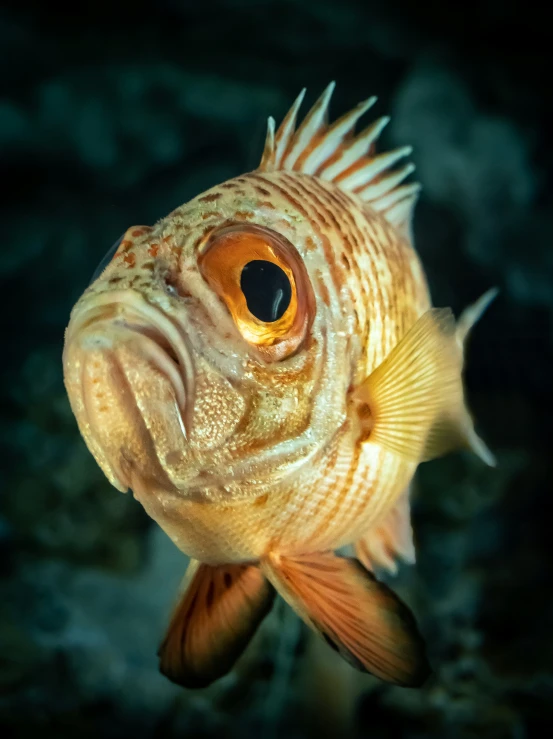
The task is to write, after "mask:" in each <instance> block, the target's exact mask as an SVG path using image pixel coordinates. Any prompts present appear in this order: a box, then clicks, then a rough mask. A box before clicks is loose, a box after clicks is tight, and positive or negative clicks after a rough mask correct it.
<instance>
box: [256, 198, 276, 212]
mask: <svg viewBox="0 0 553 739" xmlns="http://www.w3.org/2000/svg"><path fill="white" fill-rule="evenodd" d="M259 205H260V207H262V208H268V209H269V210H275V206H274V205H273V204H272V203H271V201H270V200H263V201H262V202H261V203H259Z"/></svg>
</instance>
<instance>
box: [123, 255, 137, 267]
mask: <svg viewBox="0 0 553 739" xmlns="http://www.w3.org/2000/svg"><path fill="white" fill-rule="evenodd" d="M123 261H124V262H125V264H128V265H129V267H134V266H135V264H136V256H135V255H134V254H132V253H130V254H125V256H124V257H123Z"/></svg>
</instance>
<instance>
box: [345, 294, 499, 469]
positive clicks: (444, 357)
mask: <svg viewBox="0 0 553 739" xmlns="http://www.w3.org/2000/svg"><path fill="white" fill-rule="evenodd" d="M485 302H486V301H484V303H485ZM488 302H489V300H488ZM476 306H477V309H474V308H472V309H469V312H468V313H467V314H466V315H467V316H468V318H466V319H464V321H463V319H462V323H461V329H460V331H459V330H458V328H457V326H456V324H455V319H454V317H453V314H452V312H451V310H450V309H449V308H432V309H431V310H428V311H427V312H426V313H424V314H423V315H422V316H421V317H420V318H419V319H418V321H417V322H416V323H415V324H414V326H412V327H411V329H410V330H409V331H408V332H407V334H406V335H405V336H404V337H403V339H401V341H400V342H399V344H397V346H396V347H395V348H394V349H393V350H392V351H391V352H390V354H389V355H388V356H387V357H386V359H385V360H384V361H383V362H382V364H380V365H379V366H378V367H377V368H376V370H374V372H372V374H371V375H369V377H368V378H367V379H366V380H365V381H364V382H363V383H361V385H360V386H359V387H357V388H355V390H354V391H353V394H352V400H353V407H354V408H356V410H357V415H358V419H359V424H360V427H361V438H362V439H364V440H365V441H366V442H368V443H374V444H379V445H380V446H382V447H384V448H385V449H388V450H390V451H393V452H396V453H398V454H401V455H403V456H404V457H406V458H408V459H411V460H413V461H417V462H423V461H425V460H429V459H434V458H435V457H439V456H442V455H443V454H446V453H447V452H449V451H452V450H454V449H459V448H468V449H471V450H472V451H473V452H475V453H476V454H477V455H478V456H479V457H480V458H481V459H482V460H483V461H484V462H485V463H486V464H488V465H490V466H494V465H495V459H494V457H493V455H492V453H491V452H490V450H489V449H488V448H487V446H486V445H485V444H484V442H483V441H482V439H480V437H479V436H478V435H477V434H476V432H475V430H474V425H473V422H472V419H471V417H470V414H469V412H468V410H467V407H466V405H465V400H464V392H463V381H462V370H463V340H464V338H465V337H466V335H467V333H468V330H469V328H470V326H471V325H472V323H474V320H475V317H477V316H478V315H480V313H481V307H482V304H480V302H479V303H477V304H476ZM478 306H480V307H479V308H478Z"/></svg>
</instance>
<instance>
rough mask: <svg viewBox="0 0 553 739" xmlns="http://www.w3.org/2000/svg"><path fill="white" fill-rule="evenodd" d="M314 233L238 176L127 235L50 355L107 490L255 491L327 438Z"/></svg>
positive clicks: (323, 328) (336, 376)
mask: <svg viewBox="0 0 553 739" xmlns="http://www.w3.org/2000/svg"><path fill="white" fill-rule="evenodd" d="M229 185H230V186H229ZM233 185H234V186H233ZM257 190H260V188H259V187H257ZM317 239H318V236H317V234H316V233H315V232H314V230H313V227H312V224H310V223H309V220H308V219H306V218H305V217H303V216H302V215H301V213H299V212H297V211H295V210H294V209H293V208H290V207H289V206H287V207H286V208H282V207H279V205H278V203H277V204H275V203H274V199H273V201H271V199H270V198H268V197H267V195H264V194H263V193H262V192H257V191H256V188H255V187H254V186H253V185H251V186H250V187H249V189H248V188H247V187H246V186H245V185H244V184H242V185H240V182H239V181H238V182H234V181H230V182H229V183H225V184H223V185H221V186H218V187H216V188H213V189H212V190H210V191H208V192H207V193H204V194H202V195H200V196H198V197H197V198H195V199H194V200H192V201H190V202H189V203H187V204H186V205H184V206H182V207H181V208H178V209H177V210H176V211H174V212H173V213H171V214H170V215H169V216H168V217H167V218H166V219H164V220H163V221H161V222H159V223H158V224H157V225H156V226H155V227H152V228H151V227H134V228H131V229H129V230H128V231H127V233H126V234H125V235H124V237H123V238H122V240H121V242H120V244H119V245H118V247H117V249H116V251H115V254H114V256H113V258H112V259H111V261H110V262H109V263H108V264H107V266H106V267H105V269H104V270H103V271H102V273H101V274H100V276H99V277H98V278H97V279H96V280H95V281H94V282H93V283H92V284H91V285H90V286H89V287H88V289H87V290H86V291H85V292H84V294H83V295H82V297H81V298H80V299H79V301H78V302H77V304H76V305H75V307H74V309H73V311H72V314H71V319H70V322H69V325H68V328H67V330H66V337H65V347H64V357H63V361H64V377H65V385H66V389H67V392H68V395H69V399H70V402H71V406H72V409H73V412H74V414H75V416H76V419H77V422H78V425H79V428H80V431H81V434H82V436H83V438H84V440H85V442H86V443H87V445H88V447H89V449H90V451H91V452H92V454H93V455H94V457H95V458H96V460H97V462H98V464H99V465H100V467H101V468H102V469H103V471H104V473H105V474H106V476H107V477H108V479H109V480H110V482H111V483H112V484H113V485H114V486H115V487H116V488H118V489H120V490H122V491H125V490H127V489H128V488H129V487H131V488H132V489H133V490H134V492H135V494H137V489H139V490H140V491H141V492H142V493H143V494H146V493H147V491H148V490H153V489H157V490H159V489H165V490H170V491H177V492H178V493H179V494H180V495H182V496H185V497H188V498H192V499H201V500H236V499H240V498H243V497H248V496H256V495H258V494H259V491H260V490H261V488H262V487H263V486H266V485H267V484H271V483H275V482H278V481H279V480H281V479H283V478H284V477H286V476H287V475H290V474H291V473H292V472H293V471H294V470H295V469H297V468H298V467H299V466H301V465H302V464H304V463H305V462H306V461H307V460H308V459H309V458H310V457H312V456H313V454H315V453H316V452H317V450H318V449H320V448H321V446H322V445H323V444H324V443H325V442H326V441H327V440H328V438H329V436H330V435H332V434H333V433H335V430H336V428H337V426H338V425H339V423H337V421H339V419H340V418H341V415H340V414H341V413H342V407H341V405H342V400H340V399H343V397H344V395H345V393H344V392H343V388H342V392H340V386H341V385H343V382H344V379H343V377H344V376H345V375H344V373H341V372H340V371H337V361H338V360H337V358H339V359H340V360H343V352H341V350H340V347H339V346H337V345H336V343H335V342H334V343H332V342H331V341H330V339H329V337H330V335H331V333H332V325H331V322H329V307H328V303H329V301H328V294H327V293H325V290H324V289H323V288H324V286H322V285H319V282H320V280H319V278H315V274H317V275H319V277H320V275H321V268H322V269H323V271H324V259H323V257H322V256H321V254H322V247H321V245H320V243H318V242H317ZM339 314H340V309H339V307H337V308H336V316H338V318H339ZM336 316H335V318H336ZM332 357H334V360H332ZM346 382H347V380H346ZM337 399H338V401H337ZM342 420H343V419H342Z"/></svg>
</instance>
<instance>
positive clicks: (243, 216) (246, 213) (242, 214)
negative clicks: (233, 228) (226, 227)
mask: <svg viewBox="0 0 553 739" xmlns="http://www.w3.org/2000/svg"><path fill="white" fill-rule="evenodd" d="M235 215H236V218H239V219H240V220H241V221H245V220H247V219H248V218H253V215H254V214H253V213H252V212H251V210H237V211H236V214H235Z"/></svg>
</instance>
